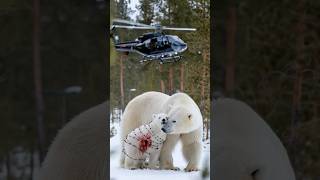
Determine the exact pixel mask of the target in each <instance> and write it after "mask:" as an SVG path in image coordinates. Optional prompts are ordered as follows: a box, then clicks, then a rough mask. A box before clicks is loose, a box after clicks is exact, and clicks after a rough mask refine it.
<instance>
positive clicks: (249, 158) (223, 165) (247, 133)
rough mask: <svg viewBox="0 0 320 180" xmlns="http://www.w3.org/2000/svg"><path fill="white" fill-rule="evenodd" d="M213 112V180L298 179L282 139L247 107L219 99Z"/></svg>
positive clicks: (232, 101) (238, 102)
mask: <svg viewBox="0 0 320 180" xmlns="http://www.w3.org/2000/svg"><path fill="white" fill-rule="evenodd" d="M212 113H213V116H214V117H213V118H214V119H213V120H214V127H213V128H214V131H213V133H214V134H213V142H214V143H213V146H212V147H213V164H214V166H213V168H214V169H213V171H214V173H213V178H214V179H223V180H295V175H294V171H293V169H292V166H291V163H290V160H289V158H288V155H287V152H286V149H285V148H284V146H283V145H282V143H281V141H280V139H279V138H278V137H277V136H276V134H275V133H274V132H273V131H272V129H271V128H270V127H269V126H268V125H267V124H266V123H265V121H264V120H263V119H262V118H261V117H260V116H259V115H258V114H257V113H256V112H255V111H253V110H252V109H251V108H250V107H249V106H248V105H247V104H245V103H243V102H241V101H238V100H235V99H229V98H220V99H218V100H217V101H216V102H215V103H214V104H213V112H212Z"/></svg>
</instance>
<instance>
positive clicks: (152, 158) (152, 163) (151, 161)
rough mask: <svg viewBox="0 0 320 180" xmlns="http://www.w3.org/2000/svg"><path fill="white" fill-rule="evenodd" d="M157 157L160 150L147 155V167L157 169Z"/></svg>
mask: <svg viewBox="0 0 320 180" xmlns="http://www.w3.org/2000/svg"><path fill="white" fill-rule="evenodd" d="M159 157H160V150H159V151H158V152H154V153H152V154H151V155H150V157H149V163H148V166H147V168H149V169H158V167H157V166H158V165H159Z"/></svg>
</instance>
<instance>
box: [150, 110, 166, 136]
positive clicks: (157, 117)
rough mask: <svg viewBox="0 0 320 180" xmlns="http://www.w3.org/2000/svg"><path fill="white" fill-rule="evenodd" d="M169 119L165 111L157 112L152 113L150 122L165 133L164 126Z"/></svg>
mask: <svg viewBox="0 0 320 180" xmlns="http://www.w3.org/2000/svg"><path fill="white" fill-rule="evenodd" d="M168 121H169V117H168V115H167V114H165V113H158V114H153V115H152V122H151V126H153V127H156V128H158V129H161V130H162V131H163V132H165V133H166V129H165V126H166V125H167V123H168Z"/></svg>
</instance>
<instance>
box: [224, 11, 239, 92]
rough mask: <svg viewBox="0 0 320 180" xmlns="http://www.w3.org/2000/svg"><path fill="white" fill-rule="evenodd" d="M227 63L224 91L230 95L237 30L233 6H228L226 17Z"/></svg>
mask: <svg viewBox="0 0 320 180" xmlns="http://www.w3.org/2000/svg"><path fill="white" fill-rule="evenodd" d="M226 29H227V34H226V36H227V37H226V38H227V63H226V79H225V91H226V94H227V95H230V96H232V95H233V90H234V81H235V80H234V79H235V77H234V76H235V48H236V31H237V9H236V7H235V6H231V7H229V8H228V18H227V27H226Z"/></svg>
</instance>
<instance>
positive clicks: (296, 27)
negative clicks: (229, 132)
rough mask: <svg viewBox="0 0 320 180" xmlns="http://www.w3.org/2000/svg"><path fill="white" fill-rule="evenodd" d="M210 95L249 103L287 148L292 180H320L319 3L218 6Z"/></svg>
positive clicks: (284, 1) (307, 0) (296, 0)
mask: <svg viewBox="0 0 320 180" xmlns="http://www.w3.org/2000/svg"><path fill="white" fill-rule="evenodd" d="M214 10H215V12H214V14H215V27H216V29H215V33H214V35H215V36H214V40H215V42H214V44H215V46H214V53H213V59H214V63H215V69H214V76H215V77H214V85H213V86H214V91H215V93H216V94H224V95H225V96H228V97H235V98H237V99H241V100H243V101H245V102H247V103H248V104H249V105H250V106H252V107H253V108H254V109H255V110H256V111H257V112H258V113H259V114H260V115H261V116H262V117H263V118H264V119H265V120H266V121H267V122H268V124H269V125H270V126H271V127H272V129H273V130H274V131H275V132H276V134H277V135H278V136H279V137H280V138H281V140H282V142H283V143H284V145H285V146H286V148H287V150H288V153H289V156H290V159H291V161H292V163H293V166H294V169H295V172H296V176H297V179H318V178H319V177H320V174H319V172H320V171H319V169H320V154H319V149H320V136H319V129H320V118H319V110H320V106H319V105H320V104H319V103H320V95H319V90H320V60H319V52H320V44H319V42H320V41H319V38H320V26H319V22H320V11H319V10H320V2H319V1H312V0H293V1H287V0H280V1H264V0H263V1H252V0H242V1H232V0H230V1H225V2H224V3H223V2H221V1H220V2H217V3H216V4H215V8H214Z"/></svg>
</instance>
